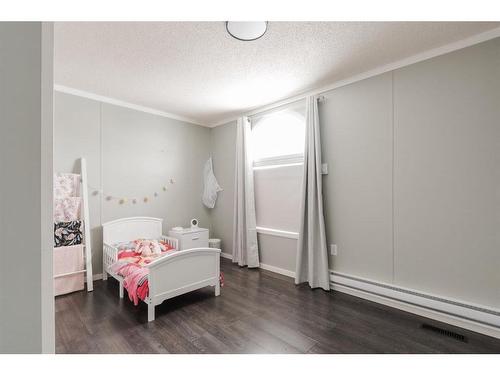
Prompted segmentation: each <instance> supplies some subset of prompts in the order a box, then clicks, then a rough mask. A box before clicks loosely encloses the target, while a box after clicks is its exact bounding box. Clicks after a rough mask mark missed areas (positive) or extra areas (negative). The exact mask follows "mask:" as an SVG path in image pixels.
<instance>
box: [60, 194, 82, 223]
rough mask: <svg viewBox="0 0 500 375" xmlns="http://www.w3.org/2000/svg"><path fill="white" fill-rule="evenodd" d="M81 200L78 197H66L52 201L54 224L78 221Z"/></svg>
mask: <svg viewBox="0 0 500 375" xmlns="http://www.w3.org/2000/svg"><path fill="white" fill-rule="evenodd" d="M81 203H82V199H81V198H80V197H67V198H55V199H54V222H56V223H58V222H61V221H64V222H68V221H76V220H80V219H81V216H80V209H81Z"/></svg>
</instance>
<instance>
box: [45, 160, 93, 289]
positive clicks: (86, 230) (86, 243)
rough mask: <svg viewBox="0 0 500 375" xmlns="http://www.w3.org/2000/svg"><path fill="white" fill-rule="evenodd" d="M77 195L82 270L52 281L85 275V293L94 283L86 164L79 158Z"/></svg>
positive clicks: (62, 275) (65, 273) (55, 276)
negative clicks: (78, 201)
mask: <svg viewBox="0 0 500 375" xmlns="http://www.w3.org/2000/svg"><path fill="white" fill-rule="evenodd" d="M79 194H80V197H81V220H82V225H83V241H82V245H74V246H83V258H84V269H82V270H77V271H72V272H64V273H60V274H57V275H54V279H58V278H62V277H67V276H73V275H77V274H81V273H85V278H86V283H87V292H91V291H93V290H94V281H93V277H92V276H93V275H92V245H91V237H90V219H89V217H90V215H89V202H88V196H89V195H88V180H87V163H86V160H85V158H80V188H79Z"/></svg>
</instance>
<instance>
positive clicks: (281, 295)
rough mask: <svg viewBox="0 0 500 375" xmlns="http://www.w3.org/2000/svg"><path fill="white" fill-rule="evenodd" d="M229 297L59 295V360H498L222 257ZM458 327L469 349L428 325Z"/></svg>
mask: <svg viewBox="0 0 500 375" xmlns="http://www.w3.org/2000/svg"><path fill="white" fill-rule="evenodd" d="M221 269H222V271H223V272H224V275H225V279H226V285H225V287H224V288H222V291H221V296H220V297H214V295H213V288H205V289H201V290H199V291H195V292H192V293H189V294H186V295H184V296H179V297H176V298H174V299H172V300H169V301H165V302H164V303H163V304H162V305H161V306H158V307H157V308H156V320H155V321H154V322H151V323H147V308H146V305H145V304H140V305H139V306H137V307H136V306H134V305H133V304H132V303H131V302H130V301H129V300H128V299H127V298H125V299H123V300H120V299H119V298H118V284H117V282H116V281H114V280H111V279H108V281H106V282H104V281H98V282H96V283H95V287H94V288H95V289H94V292H92V293H86V292H77V293H72V294H69V295H66V296H61V297H57V298H56V303H55V308H56V352H57V353H500V340H495V339H493V338H490V337H487V336H482V335H479V334H476V333H473V332H469V331H465V330H462V329H459V328H456V327H450V326H447V325H445V324H442V323H439V322H434V321H431V320H428V319H425V318H422V317H418V316H416V315H412V314H409V313H406V312H402V311H399V310H396V309H392V308H389V307H386V306H383V305H379V304H376V303H373V302H369V301H366V300H363V299H360V298H356V297H353V296H349V295H347V294H343V293H338V292H330V293H327V292H324V291H322V290H311V289H309V288H308V287H307V286H305V285H304V286H295V285H294V283H293V280H292V279H290V278H288V277H285V276H281V275H277V274H275V273H272V272H269V271H264V270H249V269H246V268H239V267H238V266H235V265H233V264H231V263H230V262H229V261H227V260H226V259H223V261H222V265H221ZM423 323H430V324H433V325H436V326H438V327H443V328H451V329H452V330H453V331H455V332H458V333H460V334H463V335H465V336H466V337H467V342H462V341H458V340H456V339H454V338H450V337H446V336H442V335H440V334H438V333H435V332H432V331H428V330H424V329H422V328H421V325H422V324H423Z"/></svg>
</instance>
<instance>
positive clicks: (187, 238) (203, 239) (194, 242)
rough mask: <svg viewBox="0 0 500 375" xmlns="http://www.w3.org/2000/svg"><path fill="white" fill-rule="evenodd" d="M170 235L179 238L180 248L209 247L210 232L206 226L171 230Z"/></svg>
mask: <svg viewBox="0 0 500 375" xmlns="http://www.w3.org/2000/svg"><path fill="white" fill-rule="evenodd" d="M168 235H169V236H170V237H174V238H177V239H178V240H179V250H186V249H193V248H195V247H208V236H209V233H208V229H205V228H195V229H189V228H185V229H182V230H179V231H177V230H171V231H169V232H168Z"/></svg>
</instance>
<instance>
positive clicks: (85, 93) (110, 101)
mask: <svg viewBox="0 0 500 375" xmlns="http://www.w3.org/2000/svg"><path fill="white" fill-rule="evenodd" d="M54 91H58V92H62V93H65V94H70V95H75V96H80V97H82V98H87V99H91V100H96V101H98V102H101V103H107V104H113V105H116V106H119V107H124V108H130V109H134V110H136V111H140V112H145V113H150V114H152V115H157V116H162V117H167V118H169V119H173V120H179V121H184V122H189V123H191V124H194V125H199V126H203V127H210V126H208V125H206V124H202V123H200V122H199V121H196V120H194V119H192V118H189V117H184V116H179V115H176V114H173V113H169V112H164V111H160V110H158V109H154V108H149V107H144V106H142V105H138V104H133V103H129V102H125V101H123V100H120V99H115V98H110V97H108V96H103V95H99V94H94V93H92V92H88V91H83V90H78V89H75V88H72V87H68V86H63V85H56V84H54Z"/></svg>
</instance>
